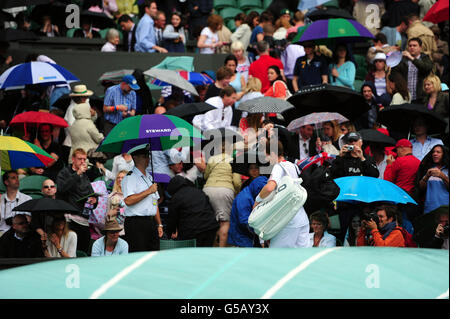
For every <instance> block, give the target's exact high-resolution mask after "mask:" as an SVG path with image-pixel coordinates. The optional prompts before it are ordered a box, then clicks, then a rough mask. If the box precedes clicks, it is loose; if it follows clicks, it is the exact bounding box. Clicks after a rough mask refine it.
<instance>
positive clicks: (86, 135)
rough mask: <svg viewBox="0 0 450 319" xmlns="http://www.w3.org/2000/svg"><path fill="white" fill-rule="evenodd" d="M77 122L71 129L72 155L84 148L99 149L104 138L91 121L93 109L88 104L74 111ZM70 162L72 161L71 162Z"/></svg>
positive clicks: (79, 106) (79, 105) (78, 106)
mask: <svg viewBox="0 0 450 319" xmlns="http://www.w3.org/2000/svg"><path fill="white" fill-rule="evenodd" d="M73 115H74V116H75V122H74V123H73V124H72V126H71V127H69V133H70V138H71V140H72V148H71V152H70V154H72V153H73V151H74V150H75V149H78V148H82V149H84V150H90V149H91V148H95V149H96V148H97V146H98V145H99V144H100V142H101V141H102V140H103V138H104V136H103V134H102V133H100V132H99V131H98V129H97V127H96V126H95V124H94V122H92V119H91V107H90V105H89V104H87V103H83V104H78V105H77V107H76V108H75V109H74V110H73ZM69 162H70V161H69Z"/></svg>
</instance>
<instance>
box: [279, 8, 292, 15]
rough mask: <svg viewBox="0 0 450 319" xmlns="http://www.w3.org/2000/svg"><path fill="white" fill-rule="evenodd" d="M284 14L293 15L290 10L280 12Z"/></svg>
mask: <svg viewBox="0 0 450 319" xmlns="http://www.w3.org/2000/svg"><path fill="white" fill-rule="evenodd" d="M283 14H289V15H290V14H291V11H289V9H282V10H281V11H280V15H283Z"/></svg>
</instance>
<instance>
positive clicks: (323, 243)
mask: <svg viewBox="0 0 450 319" xmlns="http://www.w3.org/2000/svg"><path fill="white" fill-rule="evenodd" d="M309 220H310V221H309V223H310V225H311V228H312V230H313V232H312V233H309V235H310V239H311V246H310V247H321V248H329V247H336V237H334V236H333V235H331V234H329V233H328V232H327V228H328V225H329V219H328V215H327V213H324V212H320V211H318V212H315V213H313V214H311V217H310V218H309Z"/></svg>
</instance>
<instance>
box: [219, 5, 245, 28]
mask: <svg viewBox="0 0 450 319" xmlns="http://www.w3.org/2000/svg"><path fill="white" fill-rule="evenodd" d="M242 12H244V11H242V10H241V9H237V8H224V9H222V10H221V11H220V16H221V17H222V18H223V21H224V24H225V25H226V24H227V23H228V21H230V20H234V17H235V16H236V15H238V14H239V13H242Z"/></svg>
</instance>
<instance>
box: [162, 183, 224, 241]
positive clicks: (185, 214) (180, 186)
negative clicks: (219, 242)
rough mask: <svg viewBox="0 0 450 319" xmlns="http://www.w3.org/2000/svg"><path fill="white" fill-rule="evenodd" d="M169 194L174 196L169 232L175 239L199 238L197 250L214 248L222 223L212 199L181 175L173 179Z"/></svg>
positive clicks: (170, 211)
mask: <svg viewBox="0 0 450 319" xmlns="http://www.w3.org/2000/svg"><path fill="white" fill-rule="evenodd" d="M167 192H168V193H169V194H170V195H171V196H172V197H171V199H170V202H169V216H168V219H167V228H166V231H167V233H168V234H171V237H172V239H175V238H176V239H179V240H188V239H196V246H197V247H212V246H213V245H214V240H215V238H216V233H217V230H218V228H219V224H218V222H217V221H216V219H215V215H214V210H213V208H212V206H211V204H210V202H209V199H208V196H206V194H205V193H204V192H203V191H202V190H200V189H198V188H196V187H195V186H194V184H193V183H192V182H191V181H189V180H188V179H186V178H184V177H182V176H179V175H177V176H175V177H173V178H172V179H171V180H170V183H169V185H168V187H167Z"/></svg>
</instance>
